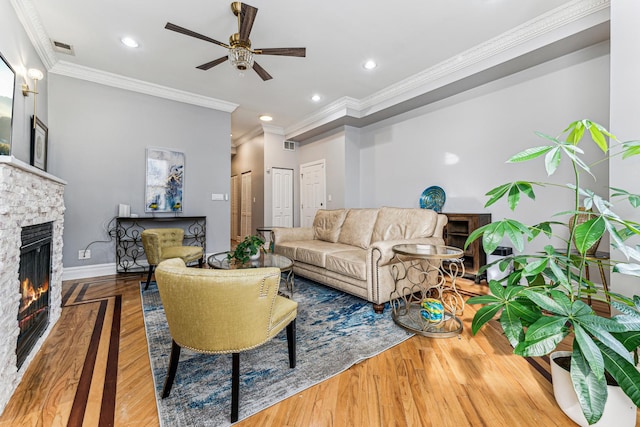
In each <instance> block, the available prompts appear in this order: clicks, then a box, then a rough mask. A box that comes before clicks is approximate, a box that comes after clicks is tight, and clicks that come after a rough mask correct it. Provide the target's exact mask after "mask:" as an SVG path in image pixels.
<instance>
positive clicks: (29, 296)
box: [19, 278, 49, 312]
mask: <svg viewBox="0 0 640 427" xmlns="http://www.w3.org/2000/svg"><path fill="white" fill-rule="evenodd" d="M20 290H21V292H22V300H21V301H20V310H19V311H20V312H23V311H24V310H26V309H27V308H28V307H29V306H30V305H31V304H32V303H34V302H35V301H37V300H38V299H39V298H40V297H41V296H42V295H44V294H45V293H47V292H48V291H49V281H48V280H47V281H45V282H44V283H42V285H41V286H39V287H36V288H34V286H33V283H32V282H31V279H29V278H26V279H24V280H23V281H22V283H21V285H20Z"/></svg>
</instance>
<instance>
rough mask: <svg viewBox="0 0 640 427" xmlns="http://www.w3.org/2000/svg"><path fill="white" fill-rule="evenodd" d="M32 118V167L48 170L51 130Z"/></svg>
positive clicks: (37, 119)
mask: <svg viewBox="0 0 640 427" xmlns="http://www.w3.org/2000/svg"><path fill="white" fill-rule="evenodd" d="M33 121H34V117H33V116H31V165H32V166H35V167H37V168H38V169H42V170H43V171H46V170H47V150H48V146H47V145H48V143H49V129H47V127H46V126H45V124H44V123H42V121H41V120H40V119H39V118H37V117H36V118H35V121H36V122H35V126H34V123H33Z"/></svg>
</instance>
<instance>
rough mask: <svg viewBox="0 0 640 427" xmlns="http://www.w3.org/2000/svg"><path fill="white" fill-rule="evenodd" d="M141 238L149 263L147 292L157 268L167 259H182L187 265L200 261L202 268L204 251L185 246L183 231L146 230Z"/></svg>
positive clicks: (177, 229) (172, 229) (199, 248)
mask: <svg viewBox="0 0 640 427" xmlns="http://www.w3.org/2000/svg"><path fill="white" fill-rule="evenodd" d="M141 236H142V247H143V248H144V253H145V255H146V256H147V261H148V262H149V274H148V275H147V283H146V285H145V287H144V289H145V290H147V288H148V287H149V283H150V282H151V275H152V274H153V270H154V269H155V267H156V266H157V265H158V264H160V263H161V262H162V261H164V260H166V259H171V258H180V259H181V260H183V261H184V262H185V264H186V263H190V262H192V261H198V266H199V267H200V268H202V258H203V256H204V251H203V250H202V248H201V247H200V246H183V243H182V241H183V240H184V230H183V229H181V228H149V229H147V230H144V231H143V232H142V234H141Z"/></svg>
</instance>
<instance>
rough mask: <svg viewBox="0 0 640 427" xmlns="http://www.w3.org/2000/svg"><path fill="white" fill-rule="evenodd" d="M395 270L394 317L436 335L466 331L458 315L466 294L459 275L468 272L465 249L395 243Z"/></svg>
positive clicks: (425, 333)
mask: <svg viewBox="0 0 640 427" xmlns="http://www.w3.org/2000/svg"><path fill="white" fill-rule="evenodd" d="M392 250H393V252H394V261H396V262H395V263H394V264H393V266H392V267H391V274H392V276H393V279H394V281H395V284H396V286H395V290H394V291H393V292H391V300H390V303H391V309H392V312H391V317H392V318H393V320H394V321H395V322H396V323H397V324H398V325H399V326H401V327H402V328H404V329H407V330H409V331H411V332H414V333H416V334H420V335H423V336H427V337H432V338H448V337H453V336H456V335H458V334H460V332H462V321H461V320H460V318H458V317H457V316H458V315H460V314H462V312H463V311H464V298H462V296H461V295H460V293H459V292H458V290H457V289H456V278H457V277H460V276H462V275H463V274H464V264H463V263H462V256H463V254H464V253H463V251H462V249H458V248H454V247H451V246H439V245H415V244H405V245H395V246H394V247H393V248H392Z"/></svg>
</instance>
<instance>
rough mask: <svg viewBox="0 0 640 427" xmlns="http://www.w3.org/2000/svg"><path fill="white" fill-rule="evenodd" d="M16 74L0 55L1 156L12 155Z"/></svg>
mask: <svg viewBox="0 0 640 427" xmlns="http://www.w3.org/2000/svg"><path fill="white" fill-rule="evenodd" d="M15 87H16V73H15V72H14V71H13V68H11V66H10V65H9V63H8V62H7V60H6V59H4V56H2V54H1V53H0V155H9V154H11V119H12V117H13V94H14V90H15Z"/></svg>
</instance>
